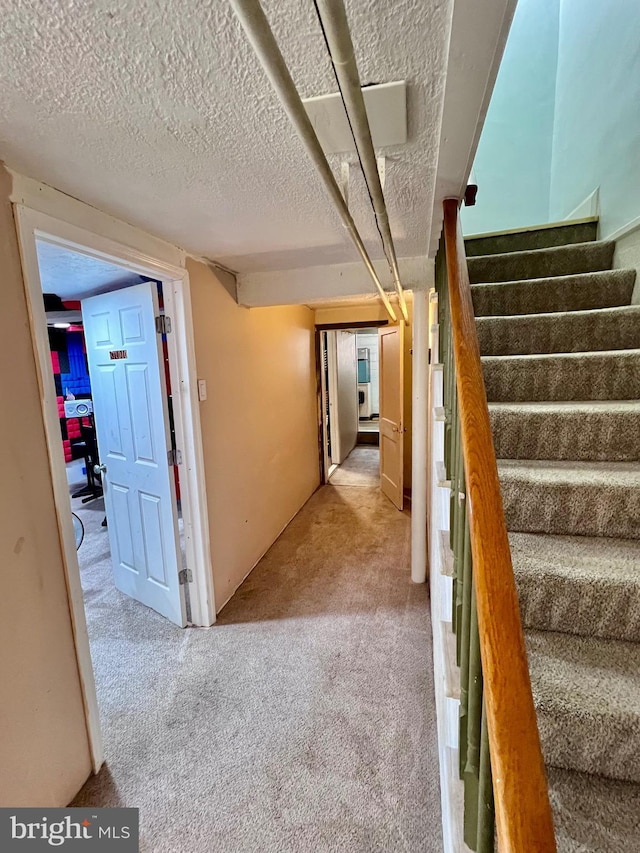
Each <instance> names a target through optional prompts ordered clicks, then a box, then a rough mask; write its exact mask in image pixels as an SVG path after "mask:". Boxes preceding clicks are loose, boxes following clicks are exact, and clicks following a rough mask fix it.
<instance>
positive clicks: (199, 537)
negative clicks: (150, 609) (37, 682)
mask: <svg viewBox="0 0 640 853" xmlns="http://www.w3.org/2000/svg"><path fill="white" fill-rule="evenodd" d="M14 216H15V222H16V231H17V236H18V245H19V249H20V256H21V262H22V273H23V275H22V277H23V282H24V289H25V297H26V303H27V311H28V315H29V325H30V332H31V339H32V344H33V350H34V358H35V362H36V373H37V377H38V385H39V388H40V405H41V408H42V419H43V424H44V429H45V435H46V441H47V450H48V455H49V465H50V470H51V477H52V483H53V495H54V500H55V506H56V516H57V522H58V530H59V535H60V544H61V548H62V555H63V563H64V568H65V576H66V583H67V592H68V597H69V610H70V614H71V624H72V630H73V636H74V644H75V648H76V656H77V661H78V670H79V675H80V682H81V686H82V693H83V701H84V707H85V714H86V720H87V732H88V738H89V745H90V749H91V755H92V760H93V770H94V772H96V773H97V772H98V770H99V769H100V767H101V766H102V764H103V762H104V746H103V739H102V731H101V727H100V718H99V713H98V701H97V696H96V689H95V678H94V671H93V664H92V661H91V652H90V648H89V637H88V633H87V623H86V615H85V609H84V598H83V593H82V586H81V583H80V567H79V564H78V556H77V551H76V546H75V537H74V533H73V524H72V516H71V511H70V508H69V487H68V483H67V474H66V468H65V462H64V454H63V451H62V442H61V440H60V421H59V417H58V411H57V405H56V394H55V383H54V379H53V372H52V370H51V355H50V350H49V341H48V335H47V325H46V315H45V311H44V302H43V299H42V288H41V284H40V270H39V265H38V255H37V249H36V240H44V241H46V242H48V243H53V244H54V245H57V246H60V247H62V248H67V249H70V250H72V251H74V252H79V253H81V254H83V255H87V256H88V257H91V258H95V259H97V260H102V261H108V262H111V263H115V264H118V265H120V266H124V267H126V269H127V270H129V271H131V272H134V273H139V274H140V275H145V276H149V277H150V278H153V279H157V280H159V281H161V282H162V285H163V298H164V307H165V313H166V314H168V315H169V316H170V317H171V322H172V332H171V334H169V335H167V346H168V353H169V370H170V373H171V379H172V392H173V393H172V402H173V411H174V422H175V432H176V443H177V446H178V447H179V448H180V450H181V451H182V464H181V465H180V492H181V503H182V516H183V525H184V538H185V553H186V560H187V566H188V567H189V568H191V569H192V574H193V582H192V583H190V584H189V597H190V603H191V615H192V618H191V624H193V625H197V626H202V627H207V626H209V625H212V624H213V623H214V622H215V619H216V608H215V598H214V589H213V573H212V569H211V548H210V540H209V516H208V511H207V495H206V484H205V473H204V454H203V449H202V432H201V425H200V411H199V401H198V392H197V388H198V382H197V373H196V359H195V344H194V333H193V316H192V309H191V290H190V283H189V274H188V272H187V270H186V269H185V268H184V267H178V266H174V265H173V264H170V263H167V262H165V261H163V260H160V259H157V258H155V257H153V256H151V255H148V254H146V253H145V252H142V251H139V250H137V249H134V248H132V247H130V246H126V245H124V244H122V243H119V242H116V241H114V240H111V239H109V238H107V237H103V236H101V235H99V234H96V233H94V232H92V231H87V230H85V229H84V228H81V227H79V226H76V225H74V224H71V223H69V222H66V221H64V220H61V219H57V218H55V217H53V216H50V215H49V214H46V213H42V212H40V211H37V210H34V209H32V208H30V207H26V206H25V205H22V204H14Z"/></svg>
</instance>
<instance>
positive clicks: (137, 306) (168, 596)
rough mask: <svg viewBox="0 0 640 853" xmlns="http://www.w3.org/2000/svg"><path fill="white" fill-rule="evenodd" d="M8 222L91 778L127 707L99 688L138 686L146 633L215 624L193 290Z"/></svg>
mask: <svg viewBox="0 0 640 853" xmlns="http://www.w3.org/2000/svg"><path fill="white" fill-rule="evenodd" d="M16 220H17V224H18V235H19V240H20V248H21V254H22V263H23V273H24V280H25V289H26V294H27V304H28V308H29V316H30V323H31V333H32V338H33V343H34V350H35V354H36V361H37V365H38V374H39V380H40V387H41V395H42V410H43V416H44V422H45V431H46V436H47V444H48V449H49V461H50V467H51V476H52V482H53V486H54V497H55V503H56V512H57V516H58V525H59V529H60V535H61V543H62V546H63V553H64V560H65V568H66V572H67V582H68V588H69V602H70V610H71V614H72V620H73V624H74V635H75V643H76V651H77V656H78V665H79V669H80V674H81V681H82V685H83V690H84V698H85V706H86V713H87V729H88V732H89V740H90V744H91V749H92V754H93V763H94V771H95V772H97V771H98V770H99V768H100V766H101V765H102V763H103V760H104V748H103V743H102V732H101V725H100V712H102V713H103V714H108V715H114V718H117V716H118V714H120V715H121V714H122V712H123V711H124V710H125V709H122V708H118V707H115V706H114V705H113V703H112V702H111V697H113V696H114V695H120V696H121V695H122V690H121V689H120V690H115V689H111V688H112V687H114V685H115V684H116V682H117V683H118V684H119V685H120V682H121V681H122V679H123V678H124V679H126V678H133V680H135V678H136V676H135V674H134V673H130V674H129V676H127V675H126V674H125V670H126V669H127V667H129V669H131V665H132V664H134V663H135V660H136V659H137V657H136V654H137V652H136V650H137V649H138V648H139V646H140V642H142V641H143V638H144V637H147V638H149V637H153V636H158V637H160V636H165V635H166V632H167V630H169V631H178V630H179V629H180V628H182V627H185V626H187V625H189V624H191V625H210V624H212V623H213V622H214V621H215V604H214V599H213V588H212V577H211V567H210V557H209V543H208V524H207V508H206V495H205V491H204V470H203V466H202V450H201V437H200V427H199V413H198V408H197V406H198V399H197V396H195V397H194V395H195V389H196V388H197V387H198V383H197V379H196V376H195V358H194V354H193V340H192V334H193V330H192V322H191V310H190V298H189V282H188V276H187V273H186V271H185V270H184V269H181V268H174V267H169V266H168V265H166V264H163V263H162V262H156V261H154V260H152V259H150V258H149V257H148V256H145V255H140V254H138V253H137V252H136V251H135V250H133V249H130V248H128V247H124V246H120V245H119V244H115V243H113V242H111V241H107V240H106V239H104V238H101V237H99V236H98V235H95V234H92V233H90V232H85V231H83V230H82V229H80V228H77V227H76V226H72V225H70V224H68V223H64V222H61V221H58V220H55V219H53V218H52V217H49V216H47V215H45V214H41V213H38V212H36V211H33V210H29V209H27V208H23V207H21V206H19V205H18V206H16ZM125 659H127V663H126V665H125ZM139 662H140V661H139ZM138 675H140V673H139V674H138ZM158 675H161V674H158ZM96 676H97V677H96ZM169 676H170V673H167V677H169ZM96 681H98V685H99V691H96ZM120 686H121V685H120ZM98 702H100V707H99V706H98ZM109 728H112V727H111V726H109Z"/></svg>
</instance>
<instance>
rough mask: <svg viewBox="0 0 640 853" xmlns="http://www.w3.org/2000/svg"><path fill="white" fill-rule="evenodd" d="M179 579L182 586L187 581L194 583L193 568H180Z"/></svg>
mask: <svg viewBox="0 0 640 853" xmlns="http://www.w3.org/2000/svg"><path fill="white" fill-rule="evenodd" d="M178 580H179V581H180V585H181V586H182V585H183V584H185V583H193V572H192V571H191V569H180V571H179V572H178Z"/></svg>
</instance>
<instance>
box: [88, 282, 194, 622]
mask: <svg viewBox="0 0 640 853" xmlns="http://www.w3.org/2000/svg"><path fill="white" fill-rule="evenodd" d="M158 313H159V309H158V293H157V286H156V284H155V283H154V282H145V283H144V284H139V285H135V286H134V287H129V288H125V289H123V290H118V291H115V292H113V293H105V294H102V295H100V296H93V297H91V298H89V299H85V300H84V301H83V302H82V316H83V322H84V329H85V337H86V342H87V357H88V361H89V373H90V377H91V390H92V396H93V402H94V414H95V422H96V436H97V440H98V449H99V453H100V462H101V464H102V465H103V466H106V471H105V472H104V473H103V475H102V479H103V484H104V496H105V509H106V513H107V522H108V530H109V543H110V546H111V558H112V563H113V574H114V580H115V584H116V587H117V588H118V589H119V590H121V591H122V592H123V593H125V595H129V596H131V598H135V599H136V600H137V601H140V602H142V603H143V604H146V605H147V606H148V607H152V608H153V609H154V610H157V611H158V612H159V613H161V614H162V615H163V616H166V617H167V618H168V619H171V621H173V622H175V623H176V624H177V625H181V626H184V625H185V624H186V620H185V614H184V606H183V600H182V595H181V590H180V583H179V576H178V572H179V569H180V565H181V557H180V547H179V538H178V527H177V513H176V510H175V507H176V498H175V483H174V478H173V470H172V468H171V467H170V465H169V464H168V459H167V453H168V451H169V450H170V448H171V437H170V430H169V416H168V405H167V394H166V387H165V376H164V367H163V354H162V339H161V336H160V335H159V334H158V333H157V332H156V326H155V318H156V316H157V315H158Z"/></svg>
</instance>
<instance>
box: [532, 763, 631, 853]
mask: <svg viewBox="0 0 640 853" xmlns="http://www.w3.org/2000/svg"><path fill="white" fill-rule="evenodd" d="M547 780H548V782H549V798H550V800H551V806H552V808H553V817H554V824H555V830H556V842H557V845H558V853H632V851H637V850H640V820H639V819H638V815H640V785H638V784H635V783H633V782H621V781H619V780H617V779H607V778H606V777H604V776H594V775H592V774H589V773H578V772H577V771H575V770H562V769H561V768H559V767H548V768H547Z"/></svg>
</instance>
